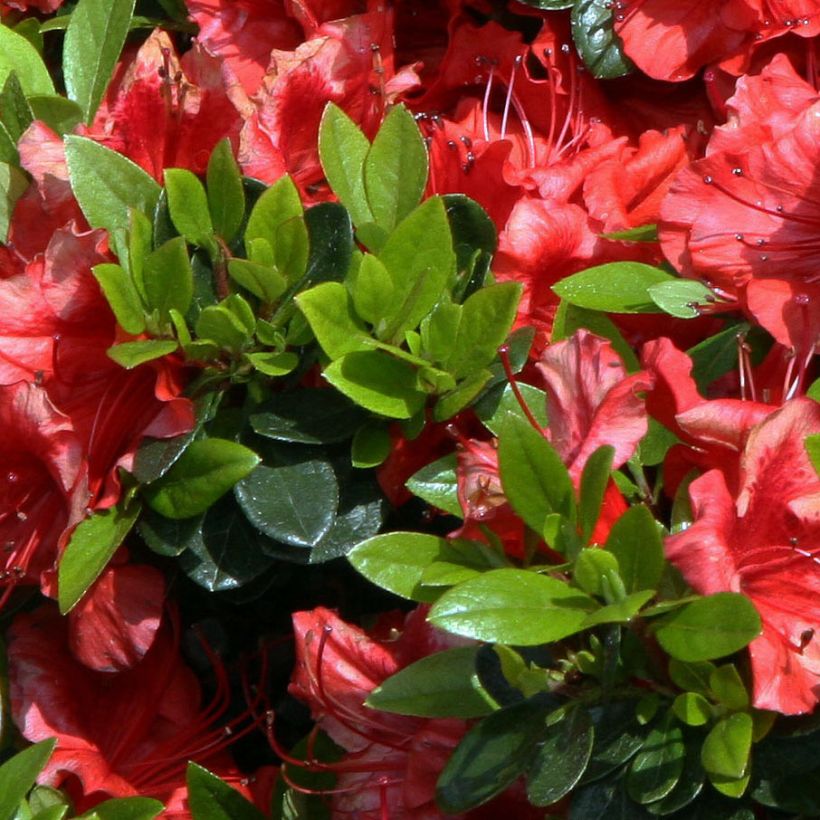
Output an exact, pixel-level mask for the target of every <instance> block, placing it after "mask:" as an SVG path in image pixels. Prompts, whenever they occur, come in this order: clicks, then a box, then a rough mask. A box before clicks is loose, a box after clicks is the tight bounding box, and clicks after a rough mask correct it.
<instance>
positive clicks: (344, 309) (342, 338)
mask: <svg viewBox="0 0 820 820" xmlns="http://www.w3.org/2000/svg"><path fill="white" fill-rule="evenodd" d="M296 304H297V305H299V309H300V310H301V311H302V313H304V314H305V318H307V320H308V322H309V323H310V328H311V330H312V331H313V333H314V335H315V336H316V340H317V341H318V342H319V344H320V345H321V346H322V350H324V351H325V353H327V355H328V356H329V357H330V358H331V359H338V358H340V357H341V356H344V355H345V354H346V353H351V352H353V351H357V350H363V349H365V347H366V346H367V343H368V342H369V338H370V337H369V335H368V334H367V333H366V332H365V330H364V328H363V327H362V325H361V324H360V323H359V321H358V319H357V317H356V314H355V312H354V311H353V309H352V304H351V299H350V296H349V295H348V292H347V290H346V289H345V287H344V285H342V284H340V283H339V282H324V283H322V284H321V285H317V286H316V287H315V288H311V289H310V290H308V291H305V292H304V293H301V294H299V296H297V297H296Z"/></svg>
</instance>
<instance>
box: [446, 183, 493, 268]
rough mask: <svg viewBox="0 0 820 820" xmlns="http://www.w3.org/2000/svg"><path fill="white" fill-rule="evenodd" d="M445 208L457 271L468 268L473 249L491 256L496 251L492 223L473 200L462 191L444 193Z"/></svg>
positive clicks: (471, 260)
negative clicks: (460, 192)
mask: <svg viewBox="0 0 820 820" xmlns="http://www.w3.org/2000/svg"><path fill="white" fill-rule="evenodd" d="M444 207H445V208H446V209H447V219H448V220H449V221H450V231H451V233H452V235H453V249H454V250H455V252H456V267H457V270H458V271H459V273H462V272H464V271H467V270H468V269H469V267H470V265H471V264H472V263H473V260H474V257H475V253H476V251H485V252H486V253H487V254H489V255H490V256H492V255H493V254H494V253H495V251H496V248H497V247H498V235H497V233H496V229H495V224H494V223H493V221H492V219H490V217H489V216H488V215H487V212H486V211H485V210H484V209H483V208H482V207H481V206H480V205H479V204H478V203H477V202H476V201H475V200H474V199H470V197H468V196H465V195H464V194H445V196H444Z"/></svg>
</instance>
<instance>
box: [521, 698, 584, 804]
mask: <svg viewBox="0 0 820 820" xmlns="http://www.w3.org/2000/svg"><path fill="white" fill-rule="evenodd" d="M594 739H595V728H594V726H593V723H592V718H591V717H590V714H589V712H588V711H587V710H586V709H585V708H584V707H583V706H576V707H575V708H572V709H570V710H569V711H568V713H567V714H566V715H565V716H564V717H563V719H562V720H560V721H559V722H558V723H553V724H551V725H550V726H549V727H548V728H547V730H546V732H545V734H544V736H543V741H544V742H543V745H541V747H540V748H539V749H538V753H537V755H536V756H535V760H534V761H533V763H532V766H530V768H529V770H528V772H527V797H528V798H529V801H530V803H532V804H533V805H534V806H549V805H552V804H553V803H556V802H557V801H558V800H560V799H561V798H562V797H564V796H565V795H567V794H569V793H570V792H571V791H572V790H573V789H574V788H575V786H576V785H577V784H578V781H579V780H580V779H581V777H582V776H583V774H584V771H585V770H586V767H587V764H588V763H589V758H590V756H591V754H592V746H593V742H594Z"/></svg>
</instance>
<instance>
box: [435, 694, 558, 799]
mask: <svg viewBox="0 0 820 820" xmlns="http://www.w3.org/2000/svg"><path fill="white" fill-rule="evenodd" d="M546 713H547V710H546V709H545V708H544V707H543V706H542V705H541V704H540V703H538V702H537V701H532V700H531V701H524V702H523V703H519V704H515V705H514V706H510V707H508V708H506V709H502V710H500V711H498V712H494V713H493V714H492V715H490V716H489V717H487V718H485V719H484V720H482V721H481V722H480V723H478V724H477V725H476V726H474V727H473V728H472V729H470V731H469V732H468V733H467V734H466V735H465V736H464V738H463V739H462V741H461V743H460V744H459V745H458V747H457V748H456V750H455V752H453V755H452V757H451V758H450V760H449V761H448V763H447V765H446V766H445V768H444V771H443V772H442V773H441V776H440V777H439V780H438V785H437V788H436V802H437V803H438V805H439V807H440V808H441V809H442V810H444V811H445V812H448V813H452V814H456V813H459V812H464V811H468V810H469V809H472V808H475V807H476V806H480V805H481V804H482V803H486V802H487V801H488V800H490V799H491V798H493V797H495V795H497V794H499V793H500V792H502V791H503V790H504V789H506V788H507V786H509V785H510V784H511V783H512V782H513V781H514V780H516V779H517V778H518V777H519V776H520V775H521V773H522V772H523V771H524V769H525V768H526V767H527V765H528V764H529V763H530V761H531V760H532V754H533V750H534V748H535V744H536V743H537V742H538V740H539V739H540V737H541V735H542V733H543V732H544V729H545V723H544V720H545V718H546Z"/></svg>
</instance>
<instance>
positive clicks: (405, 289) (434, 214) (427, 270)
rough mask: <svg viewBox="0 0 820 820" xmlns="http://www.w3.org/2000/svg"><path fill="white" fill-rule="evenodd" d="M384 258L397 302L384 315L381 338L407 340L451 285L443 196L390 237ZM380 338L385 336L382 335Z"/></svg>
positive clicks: (451, 264) (453, 261)
mask: <svg viewBox="0 0 820 820" xmlns="http://www.w3.org/2000/svg"><path fill="white" fill-rule="evenodd" d="M379 259H380V260H381V261H382V263H383V264H384V266H385V267H386V268H387V270H388V272H389V273H390V276H391V277H392V279H393V301H392V303H391V304H390V305H387V306H385V307H386V310H385V313H384V314H383V320H384V322H385V327H386V330H385V332H384V334H383V336H382V338H388V339H399V340H402V339H403V338H404V332H405V331H406V330H412V329H414V328H416V327H417V326H418V324H419V322H420V321H421V320H422V319H423V318H424V316H426V315H427V314H428V313H429V312H430V311H431V310H432V308H433V306H434V305H435V304H436V302H437V301H438V300H439V298H440V297H441V293H442V291H443V290H444V289H445V288H446V287H447V285H448V284H449V283H450V281H451V279H452V277H453V275H454V273H455V265H456V257H455V253H454V252H453V243H452V237H451V234H450V224H449V222H448V220H447V212H446V211H445V208H444V202H443V200H442V199H441V197H438V196H433V197H430V198H429V199H427V200H426V201H425V202H423V203H422V204H421V205H419V207H418V208H416V209H415V210H414V211H413V212H412V213H411V214H410V215H409V216H408V217H407V218H406V219H404V220H403V221H402V222H401V223H400V224H399V225H398V227H397V228H396V229H395V230H394V231H393V232H392V233H391V234H390V237H389V238H388V240H387V242H386V244H385V246H384V248H382V251H381V253H380V254H379ZM380 335H381V334H380Z"/></svg>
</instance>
